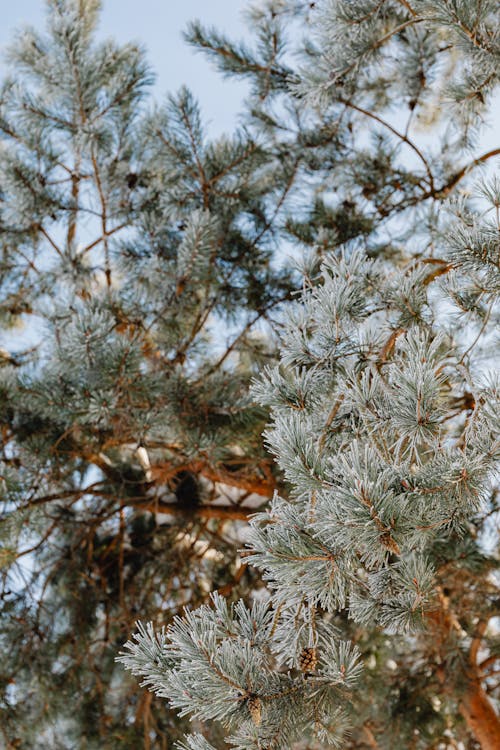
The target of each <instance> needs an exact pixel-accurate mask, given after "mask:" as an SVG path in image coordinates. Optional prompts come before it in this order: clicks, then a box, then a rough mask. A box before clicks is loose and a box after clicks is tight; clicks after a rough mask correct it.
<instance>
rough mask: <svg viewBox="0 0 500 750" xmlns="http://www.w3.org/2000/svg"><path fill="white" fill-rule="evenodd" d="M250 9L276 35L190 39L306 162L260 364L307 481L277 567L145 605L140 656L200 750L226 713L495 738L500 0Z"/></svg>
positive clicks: (238, 739) (197, 33) (338, 741)
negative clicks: (161, 612)
mask: <svg viewBox="0 0 500 750" xmlns="http://www.w3.org/2000/svg"><path fill="white" fill-rule="evenodd" d="M249 15H250V21H251V26H252V28H253V29H254V31H255V33H256V39H257V42H256V44H255V45H254V46H251V45H250V44H248V43H245V44H240V45H238V44H235V43H233V42H232V41H230V40H228V39H226V38H224V37H223V36H221V35H220V34H218V32H217V31H215V30H211V29H209V30H206V29H204V28H203V27H202V26H201V25H200V24H194V25H193V26H192V27H191V29H190V31H189V39H190V41H191V42H192V43H193V44H195V45H196V46H197V47H198V48H200V49H202V50H204V51H205V52H206V53H208V55H209V56H210V58H211V59H212V60H214V61H215V62H216V64H217V65H218V67H219V68H220V69H221V70H222V72H223V73H224V74H227V75H234V76H243V77H246V78H247V79H249V80H250V81H251V83H252V90H253V98H252V100H251V102H250V107H249V110H248V121H249V123H251V127H252V129H253V131H252V132H256V133H259V134H260V137H261V138H262V139H263V143H265V144H266V145H267V147H268V148H273V149H278V148H281V149H283V150H284V152H285V153H286V156H287V158H292V159H294V158H299V155H300V162H299V164H300V170H301V173H302V177H303V178H304V182H303V183H301V186H303V189H302V191H301V192H300V193H296V194H295V202H294V206H293V209H294V210H293V214H292V213H290V214H289V217H288V218H287V219H286V220H285V223H284V226H283V229H282V237H283V242H284V243H285V246H290V244H291V243H293V242H295V244H296V247H297V251H298V252H299V253H302V255H303V263H302V267H303V284H302V290H301V293H300V295H299V296H298V298H297V299H296V301H295V302H294V303H292V304H290V305H288V306H287V309H286V312H285V313H284V315H283V318H282V320H281V321H280V324H279V333H280V350H281V357H280V362H279V364H277V365H274V366H267V367H266V368H264V372H263V373H262V374H261V375H260V376H259V377H258V378H256V380H255V384H254V390H253V393H254V397H255V399H256V401H257V402H258V403H260V404H261V405H263V406H265V407H267V408H269V409H270V413H271V422H270V425H269V426H268V428H267V430H266V432H265V438H266V443H267V445H268V448H269V449H270V451H271V453H272V454H274V456H275V458H276V460H277V463H278V465H279V468H280V470H281V472H282V473H283V475H284V477H285V481H286V492H283V491H280V492H279V494H276V495H275V497H274V499H273V501H272V503H271V505H270V507H269V508H268V509H266V510H264V511H263V512H260V513H258V514H257V515H255V516H254V517H253V518H252V519H251V521H250V530H249V533H248V535H247V538H246V547H247V551H246V558H245V559H246V562H247V563H250V564H252V565H254V566H255V567H256V568H257V569H258V570H259V571H260V572H261V574H262V575H263V578H264V580H266V581H267V583H268V586H267V593H266V592H263V591H262V590H261V589H258V590H256V592H255V594H254V596H253V603H252V604H251V606H246V605H245V604H244V603H243V602H239V603H237V604H236V605H234V604H232V605H229V606H228V604H227V603H226V602H225V601H224V600H223V599H222V598H221V597H220V596H219V595H214V596H213V599H212V603H211V605H209V604H204V605H203V606H202V607H200V608H198V609H196V610H194V611H188V612H187V613H186V614H185V615H184V617H182V618H180V617H177V618H176V619H175V620H174V622H173V624H172V625H171V626H170V627H169V628H167V629H166V630H163V631H155V629H154V627H153V626H152V625H148V626H147V627H144V626H141V627H140V629H139V632H138V633H137V634H136V635H135V636H134V638H133V640H131V641H129V643H128V644H127V647H126V649H125V650H124V651H123V652H122V655H121V656H120V660H121V661H122V662H123V663H124V664H125V666H127V667H128V668H129V669H131V670H132V671H133V672H134V673H135V674H137V675H140V676H141V677H142V678H143V680H144V682H143V684H145V685H146V686H148V687H149V688H150V689H151V690H153V691H154V692H155V693H156V694H157V695H159V696H161V697H165V698H167V699H168V701H169V704H170V706H171V707H173V708H174V709H177V710H178V711H179V714H180V716H185V715H190V716H192V717H193V718H194V719H195V721H196V722H199V721H200V720H201V721H203V722H206V725H205V726H206V730H204V731H205V734H206V735H207V737H208V739H207V738H206V737H204V736H203V734H201V733H200V732H199V731H198V732H195V733H194V734H191V735H188V737H187V738H186V740H185V743H186V744H182V745H181V747H183V748H189V750H209V748H213V747H214V745H213V744H211V742H209V739H210V731H211V730H210V726H211V725H212V724H211V722H213V721H214V720H215V721H217V722H219V723H221V724H222V725H223V726H224V727H225V728H226V732H227V735H228V736H227V737H226V739H227V741H228V742H229V745H230V746H231V747H234V748H237V749H238V750H249V749H250V748H255V749H257V748H259V749H260V750H263V749H264V748H268V749H269V750H270V749H271V748H273V750H274V749H278V748H289V747H292V746H293V745H294V743H297V746H298V747H311V748H312V747H323V746H325V747H326V746H334V747H335V746H338V747H343V748H352V749H353V750H354V748H356V750H361V749H362V748H380V749H383V750H389V749H392V748H418V749H422V750H424V749H425V750H430V749H431V748H436V749H437V748H440V749H448V748H459V747H464V748H470V749H472V748H482V750H495V748H498V747H499V746H500V720H499V718H498V715H497V712H496V708H497V707H498V700H499V699H500V696H499V692H498V691H499V683H498V680H497V676H498V666H499V650H498V645H499V640H498V628H497V624H496V620H495V617H496V616H497V614H498V601H499V592H498V534H497V529H496V525H495V524H496V523H497V521H498V489H497V484H496V481H497V474H496V472H497V469H498V459H499V442H498V436H499V418H498V414H499V408H498V379H497V377H496V376H495V346H496V344H497V341H498V334H497V331H498V327H497V326H498V320H499V308H498V294H499V291H500V254H499V247H500V244H499V232H500V219H499V212H500V182H499V179H498V176H497V175H495V174H494V173H493V171H492V167H493V166H494V164H495V160H494V158H495V157H496V156H498V155H499V154H500V149H499V148H493V149H492V148H490V149H482V148H481V137H482V135H483V134H484V132H485V124H487V121H488V116H489V108H490V107H491V105H492V102H493V101H494V96H495V92H496V91H497V90H498V83H499V77H500V46H499V37H498V24H499V20H500V19H499V12H498V4H497V3H494V2H480V1H479V0H478V1H474V2H461V1H460V0H434V2H432V3H431V2H426V0H420V1H417V2H411V1H410V2H407V1H406V0H385V1H384V0H382V1H380V0H353V1H352V2H346V1H345V0H331V1H330V2H325V3H302V2H298V1H297V2H293V1H292V0H290V1H289V2H286V0H284V1H283V0H269V2H265V3H260V4H258V5H255V6H254V7H252V9H251V10H250V11H249ZM304 30H306V32H307V34H308V36H307V37H306V40H305V43H302V42H297V39H298V36H299V34H298V31H301V32H302V33H303V32H304ZM297 51H301V55H300V56H299V57H298V58H297V55H296V54H294V53H296V52H297ZM216 746H217V747H222V745H221V744H216Z"/></svg>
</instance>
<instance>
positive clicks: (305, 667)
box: [299, 646, 318, 674]
mask: <svg viewBox="0 0 500 750" xmlns="http://www.w3.org/2000/svg"><path fill="white" fill-rule="evenodd" d="M317 663H318V654H317V653H316V649H315V648H313V647H311V646H309V647H308V648H304V649H302V653H301V654H300V656H299V667H300V669H301V670H302V672H305V673H306V674H309V673H311V672H314V670H315V669H316V665H317Z"/></svg>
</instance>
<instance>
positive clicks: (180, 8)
mask: <svg viewBox="0 0 500 750" xmlns="http://www.w3.org/2000/svg"><path fill="white" fill-rule="evenodd" d="M247 5H248V0H103V14H102V20H101V25H100V29H99V31H100V34H101V35H102V36H103V37H109V36H113V37H115V38H116V39H117V40H118V41H120V42H126V41H131V40H133V41H138V42H141V43H142V44H144V45H145V47H146V49H147V53H148V58H149V61H150V63H151V65H152V67H153V69H154V70H155V72H156V74H157V84H156V87H155V95H156V96H157V98H158V97H160V98H161V97H162V96H163V95H164V94H165V93H166V92H167V91H175V90H177V89H178V88H179V86H181V85H182V84H186V85H187V86H189V88H190V89H191V90H192V91H193V93H194V94H195V95H196V96H197V98H198V99H199V101H200V104H201V107H202V112H203V115H204V117H205V118H206V119H208V120H209V121H210V122H211V128H210V131H211V133H212V134H217V133H220V132H221V131H224V130H226V131H231V130H232V129H233V126H234V123H235V117H236V113H237V111H238V108H239V104H240V102H241V100H242V98H243V97H244V96H245V93H246V88H245V86H244V84H242V83H241V81H240V82H234V81H228V80H227V79H223V78H222V77H221V76H220V75H219V74H218V73H217V72H216V71H215V70H214V69H213V68H212V67H211V66H210V65H208V64H207V61H206V59H205V58H204V57H203V56H202V55H200V54H199V53H198V54H195V52H194V51H193V49H192V48H190V47H189V46H188V45H187V44H186V43H185V42H184V40H183V39H182V36H181V34H182V31H183V30H184V29H185V28H186V24H187V23H188V21H190V20H192V19H194V18H199V19H200V20H201V21H203V22H204V23H206V24H208V25H214V26H216V27H217V28H218V29H219V30H223V31H226V32H227V33H228V34H230V35H231V36H232V37H233V38H237V39H240V38H242V37H243V36H244V35H245V25H244V23H243V19H242V10H243V8H244V7H245V6H247ZM0 6H1V20H0V51H2V50H3V49H4V48H5V45H6V44H8V43H9V42H10V41H11V40H12V36H13V32H14V31H15V29H16V27H19V26H20V25H21V26H22V25H24V24H26V23H29V24H31V25H33V26H36V27H37V28H41V27H43V25H44V23H45V21H44V7H45V2H44V0H15V1H14V2H9V1H8V0H0ZM1 68H2V63H1V62H0V71H1Z"/></svg>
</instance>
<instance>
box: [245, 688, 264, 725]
mask: <svg viewBox="0 0 500 750" xmlns="http://www.w3.org/2000/svg"><path fill="white" fill-rule="evenodd" d="M247 706H248V710H249V711H250V716H251V717H252V721H253V723H254V724H255V726H256V727H260V725H261V722H262V703H261V700H260V698H259V697H258V696H257V695H251V696H250V697H249V698H248V700H247Z"/></svg>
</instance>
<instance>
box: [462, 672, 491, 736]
mask: <svg viewBox="0 0 500 750" xmlns="http://www.w3.org/2000/svg"><path fill="white" fill-rule="evenodd" d="M460 713H461V714H462V716H463V717H464V719H465V721H466V724H467V726H468V728H469V729H470V731H471V732H472V734H473V735H474V737H475V738H476V740H477V741H478V742H479V744H480V745H481V749H482V750H500V717H499V716H498V714H497V713H496V711H495V709H494V708H493V706H492V704H491V701H490V700H489V698H488V696H487V695H486V693H485V692H484V690H483V688H482V687H481V683H480V681H479V679H477V678H475V679H471V680H470V682H469V685H468V686H467V690H466V692H465V693H464V695H463V697H462V700H461V702H460Z"/></svg>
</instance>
